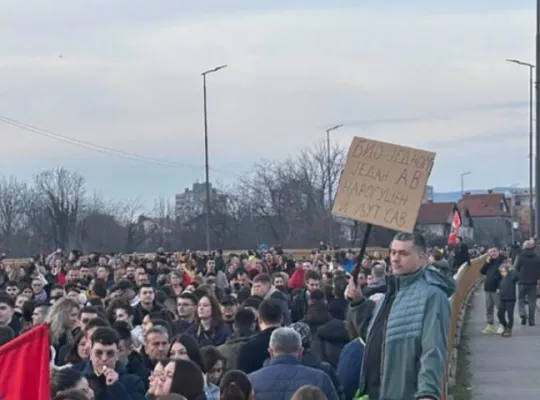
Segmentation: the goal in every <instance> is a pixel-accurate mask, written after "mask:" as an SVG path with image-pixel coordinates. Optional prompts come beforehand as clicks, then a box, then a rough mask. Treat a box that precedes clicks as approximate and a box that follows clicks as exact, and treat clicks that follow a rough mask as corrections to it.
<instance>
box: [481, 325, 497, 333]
mask: <svg viewBox="0 0 540 400" xmlns="http://www.w3.org/2000/svg"><path fill="white" fill-rule="evenodd" d="M493 332H495V328H494V327H493V325H489V324H488V325H486V327H485V328H484V330H483V331H482V333H483V334H485V335H491V334H492V333H493Z"/></svg>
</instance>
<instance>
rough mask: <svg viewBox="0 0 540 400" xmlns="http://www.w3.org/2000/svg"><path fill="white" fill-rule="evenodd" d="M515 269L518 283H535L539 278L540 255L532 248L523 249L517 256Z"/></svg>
mask: <svg viewBox="0 0 540 400" xmlns="http://www.w3.org/2000/svg"><path fill="white" fill-rule="evenodd" d="M516 271H517V272H518V274H519V284H520V285H536V283H537V281H538V280H539V279H540V256H538V254H536V253H535V252H534V251H533V250H530V249H525V250H523V251H522V252H521V254H520V255H519V256H518V257H517V260H516Z"/></svg>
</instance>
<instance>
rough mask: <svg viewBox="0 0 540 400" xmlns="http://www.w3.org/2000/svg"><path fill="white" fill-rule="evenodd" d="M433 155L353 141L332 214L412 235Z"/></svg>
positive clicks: (358, 139) (411, 149) (364, 140)
mask: <svg viewBox="0 0 540 400" xmlns="http://www.w3.org/2000/svg"><path fill="white" fill-rule="evenodd" d="M434 160H435V153H432V152H429V151H425V150H418V149H413V148H410V147H404V146H398V145H395V144H391V143H385V142H379V141H377V140H371V139H364V138H359V137H354V138H353V141H352V143H351V147H350V148H349V153H348V154H347V162H346V164H345V169H344V170H343V173H342V174H341V179H340V182H339V187H338V191H337V195H336V198H335V200H334V206H333V208H332V214H334V215H336V216H338V217H344V218H350V219H354V220H356V221H361V222H366V223H370V224H373V225H379V226H383V227H385V228H389V229H394V230H396V231H401V232H412V231H413V230H414V226H415V224H416V217H417V216H418V210H419V209H420V204H421V203H422V198H423V196H424V189H425V186H426V184H427V181H428V178H429V174H430V173H431V169H432V168H433V161H434Z"/></svg>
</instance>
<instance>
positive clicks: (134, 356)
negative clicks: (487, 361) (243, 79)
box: [0, 233, 540, 400]
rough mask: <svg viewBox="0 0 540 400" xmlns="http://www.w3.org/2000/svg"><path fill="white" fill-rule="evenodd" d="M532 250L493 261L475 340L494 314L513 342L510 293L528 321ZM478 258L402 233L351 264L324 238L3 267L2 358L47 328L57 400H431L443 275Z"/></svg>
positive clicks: (436, 379) (444, 295)
mask: <svg viewBox="0 0 540 400" xmlns="http://www.w3.org/2000/svg"><path fill="white" fill-rule="evenodd" d="M535 246H536V244H535V242H534V241H527V242H525V243H524V244H523V250H522V251H519V250H516V249H515V248H513V249H512V250H511V252H510V253H512V254H509V256H508V257H507V256H503V255H502V254H503V253H501V252H499V251H498V250H496V249H489V250H488V254H489V255H488V258H487V260H486V264H485V266H484V268H483V269H482V274H484V275H486V279H485V291H486V312H487V319H488V326H487V328H486V330H485V333H493V332H495V331H496V330H497V329H496V328H495V320H494V318H495V314H494V306H496V307H497V309H498V319H499V321H500V325H501V328H500V332H499V333H501V334H502V336H505V337H508V336H510V335H511V332H512V323H513V321H512V316H513V307H514V305H515V302H516V289H515V287H516V286H515V283H516V282H520V285H519V294H520V296H518V297H519V298H520V304H519V309H520V315H521V316H522V321H521V322H522V323H523V324H526V323H528V324H530V325H533V324H534V323H535V320H534V304H535V299H536V280H537V279H538V278H539V277H538V276H537V273H536V272H534V271H538V270H540V268H539V267H538V266H539V265H540V259H539V258H538V256H537V255H536V253H534V252H533V250H534V247H535ZM515 250H516V251H515ZM483 252H485V250H484V249H482V248H478V247H476V246H475V247H474V248H472V249H469V248H468V247H467V246H466V245H465V244H463V243H461V240H459V239H458V240H457V244H456V245H455V246H454V247H453V248H452V249H451V250H448V249H437V248H430V249H428V248H426V244H425V241H424V238H423V237H422V236H421V235H418V234H410V233H398V234H396V236H395V237H394V239H393V241H392V242H391V245H390V247H389V250H388V254H386V252H385V254H384V255H385V256H386V257H383V254H381V253H379V252H377V251H375V252H372V253H370V254H367V255H366V256H365V257H364V258H363V259H362V260H358V259H357V258H358V255H357V254H356V253H355V252H354V251H352V250H348V251H347V250H340V249H330V248H329V247H328V246H327V245H325V244H324V243H321V245H320V246H319V248H318V249H316V250H313V251H312V254H311V256H310V257H309V258H302V259H298V260H295V259H293V257H292V256H291V255H289V254H286V253H285V252H284V251H283V250H282V249H281V248H280V247H279V246H275V247H266V246H261V247H260V248H259V249H256V250H253V251H246V252H241V253H239V254H234V253H232V254H225V253H224V252H222V251H217V252H215V253H212V254H205V253H202V252H189V251H186V252H181V253H167V252H165V251H164V250H163V249H161V248H160V249H158V251H157V252H156V254H148V255H145V256H130V257H122V256H120V255H109V254H88V255H82V254H80V252H78V251H76V250H74V251H71V252H69V253H64V252H62V250H60V249H59V250H56V251H55V252H53V253H52V254H50V255H38V256H36V257H34V258H33V259H31V261H30V262H28V263H27V264H24V265H22V266H16V265H14V264H10V263H6V262H4V263H3V264H2V269H1V270H0V283H1V286H0V289H1V293H0V344H1V345H0V363H1V357H2V354H1V352H2V349H3V348H5V347H8V346H9V344H10V342H11V341H16V340H18V338H19V337H22V336H24V335H25V334H30V332H32V331H34V330H36V329H38V328H39V327H40V326H41V327H43V326H45V327H46V328H47V332H48V333H47V336H48V342H47V346H50V347H49V348H50V350H49V368H50V381H49V386H48V387H49V390H50V398H51V399H56V400H62V399H63V400H78V399H81V400H91V399H95V400H113V399H115V400H120V399H125V400H143V399H146V400H148V399H187V400H203V399H206V400H218V399H223V400H267V399H268V400H279V399H283V400H289V399H321V400H323V399H329V400H338V399H339V400H352V399H357V400H367V399H371V400H378V399H403V400H408V399H415V400H418V399H440V398H441V397H442V394H441V379H442V377H443V374H444V373H445V368H446V361H447V360H446V354H447V351H446V341H447V337H446V336H447V332H448V327H449V323H450V303H449V301H448V298H449V296H450V295H451V294H452V293H453V291H454V288H455V281H454V278H453V275H454V273H455V272H456V270H457V268H458V267H459V266H460V265H462V264H466V263H468V262H470V259H471V257H476V256H478V255H479V254H481V253H483ZM509 260H513V264H512V262H511V261H509ZM537 263H538V264H537ZM533 288H534V291H533ZM533 292H534V293H533ZM521 299H523V300H521ZM526 302H528V309H527V304H526ZM531 310H532V311H531ZM19 351H22V350H19ZM27 362H28V363H32V359H31V358H30V359H28V360H27ZM29 384H30V383H29ZM1 390H2V388H1V385H0V393H1ZM2 395H3V394H2ZM3 396H5V395H3ZM4 398H6V399H9V397H2V399H4Z"/></svg>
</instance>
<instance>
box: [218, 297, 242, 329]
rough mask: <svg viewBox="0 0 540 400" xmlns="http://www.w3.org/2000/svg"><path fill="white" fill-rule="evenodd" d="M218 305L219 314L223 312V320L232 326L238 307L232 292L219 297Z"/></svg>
mask: <svg viewBox="0 0 540 400" xmlns="http://www.w3.org/2000/svg"><path fill="white" fill-rule="evenodd" d="M220 305H221V314H223V322H225V323H226V324H227V325H229V326H230V327H231V328H232V325H233V323H234V316H235V315H236V311H237V308H238V303H237V301H236V297H234V296H233V295H232V294H227V295H225V296H223V298H222V299H221V302H220Z"/></svg>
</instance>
